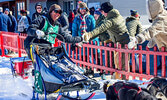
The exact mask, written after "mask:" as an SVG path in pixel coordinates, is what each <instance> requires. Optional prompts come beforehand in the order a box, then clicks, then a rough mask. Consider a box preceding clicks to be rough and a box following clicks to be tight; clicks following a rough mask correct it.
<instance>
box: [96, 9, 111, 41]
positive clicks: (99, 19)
mask: <svg viewBox="0 0 167 100" xmlns="http://www.w3.org/2000/svg"><path fill="white" fill-rule="evenodd" d="M94 18H95V20H96V27H98V26H100V25H101V24H102V23H103V20H104V19H105V16H104V15H103V14H101V12H100V11H99V10H96V11H95V12H94ZM109 38H110V36H109V34H108V33H107V32H106V31H105V32H104V33H103V34H100V35H99V40H100V42H102V43H103V42H105V43H111V42H112V41H111V40H109Z"/></svg>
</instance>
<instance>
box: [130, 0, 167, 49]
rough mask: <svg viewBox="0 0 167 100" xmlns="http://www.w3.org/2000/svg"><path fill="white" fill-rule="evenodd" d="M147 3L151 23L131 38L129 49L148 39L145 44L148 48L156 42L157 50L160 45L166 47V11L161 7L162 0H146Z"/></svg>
mask: <svg viewBox="0 0 167 100" xmlns="http://www.w3.org/2000/svg"><path fill="white" fill-rule="evenodd" d="M147 4H148V9H149V15H150V17H151V19H152V25H151V26H150V27H149V28H147V29H146V30H144V31H143V32H142V33H141V34H138V35H137V36H136V37H134V38H132V39H131V42H129V43H128V47H129V48H130V49H131V48H133V47H134V46H136V44H138V43H140V44H141V43H143V42H144V41H145V40H148V41H149V42H148V44H147V46H148V47H149V48H152V47H153V46H154V45H155V44H157V46H158V48H159V50H161V47H166V48H167V35H166V34H167V29H166V28H167V24H166V23H167V11H166V10H165V9H164V7H163V2H162V0H148V1H147ZM153 5H154V6H153Z"/></svg>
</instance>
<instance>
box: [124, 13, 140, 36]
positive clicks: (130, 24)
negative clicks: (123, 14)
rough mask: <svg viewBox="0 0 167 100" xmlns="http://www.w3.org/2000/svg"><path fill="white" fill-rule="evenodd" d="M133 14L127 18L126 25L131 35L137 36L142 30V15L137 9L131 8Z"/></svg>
mask: <svg viewBox="0 0 167 100" xmlns="http://www.w3.org/2000/svg"><path fill="white" fill-rule="evenodd" d="M130 13H131V16H130V17H127V18H126V27H127V29H128V31H129V36H132V37H135V36H136V35H137V34H139V33H141V32H142V25H141V23H140V21H139V19H140V16H139V14H138V13H137V11H135V10H130Z"/></svg>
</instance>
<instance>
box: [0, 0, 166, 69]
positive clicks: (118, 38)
mask: <svg viewBox="0 0 167 100" xmlns="http://www.w3.org/2000/svg"><path fill="white" fill-rule="evenodd" d="M147 4H148V9H149V10H148V11H149V15H150V17H151V19H149V20H150V21H151V22H152V25H151V26H150V27H149V28H148V29H146V30H142V24H141V23H140V15H139V12H137V11H136V10H130V16H129V17H127V18H126V19H124V18H123V17H122V16H121V14H120V13H119V11H118V10H117V9H115V8H114V7H113V5H112V4H111V3H110V2H105V3H103V4H102V5H101V8H100V9H95V8H94V7H92V8H90V9H89V8H88V7H87V4H86V3H84V2H79V4H78V8H77V9H75V10H73V11H72V10H71V11H70V12H69V14H66V12H63V11H62V10H61V9H59V10H56V9H53V10H54V12H55V13H59V14H60V16H58V19H56V21H55V22H54V21H53V20H52V19H49V18H50V17H52V16H51V15H49V14H51V12H49V11H50V10H49V11H48V10H47V8H43V6H42V4H41V3H40V2H38V3H37V4H36V5H35V10H36V12H35V13H33V15H32V18H31V19H30V18H29V16H27V11H26V10H20V15H21V17H20V18H19V20H18V21H17V20H16V18H15V17H14V16H13V15H12V14H11V12H10V10H9V9H8V8H6V9H5V10H3V9H2V7H0V19H3V20H5V21H3V20H0V31H9V32H18V33H27V32H30V30H28V29H30V28H32V27H37V26H35V24H36V23H37V21H39V22H41V20H39V18H41V17H42V18H41V19H42V20H45V21H46V22H49V23H50V24H48V25H51V27H53V28H54V27H55V25H58V26H59V25H60V27H61V32H59V30H58V33H64V32H67V31H70V32H67V33H68V34H71V35H72V37H76V36H79V37H82V39H81V40H82V41H81V42H90V41H93V43H94V44H95V42H97V45H98V46H99V45H100V42H102V43H107V44H108V43H112V44H114V43H115V44H121V46H122V48H124V46H125V44H128V47H129V49H132V48H134V47H136V45H137V44H138V43H143V42H144V41H145V40H148V41H149V43H148V44H147V46H148V47H150V48H152V47H153V46H154V45H157V46H158V48H159V50H161V47H162V46H164V47H166V46H167V42H166V38H165V37H166V19H167V12H166V10H165V7H164V2H163V0H152V1H151V0H148V2H147ZM152 4H155V5H154V7H153V6H152ZM155 6H156V7H155ZM60 11H61V13H60ZM49 16H50V17H49ZM53 17H54V16H53ZM55 17H57V16H55ZM46 18H48V19H46ZM47 20H48V21H47ZM17 22H18V23H17ZM35 22H36V23H35ZM41 23H43V22H41ZM37 24H39V23H37ZM43 24H44V23H43ZM39 26H40V25H39ZM39 26H38V28H39V30H42V27H39ZM32 29H33V28H32ZM27 30H28V31H27ZM45 31H47V30H45ZM41 33H42V32H41ZM34 34H37V33H35V32H34ZM54 43H55V40H54ZM102 45H103V44H102ZM98 52H99V50H98ZM86 58H87V57H86ZM108 59H109V58H108ZM113 59H114V66H115V68H118V69H119V67H118V65H119V57H118V52H114V58H113ZM108 63H109V62H108ZM122 67H123V70H124V69H125V55H124V54H122ZM128 70H130V68H129V69H128Z"/></svg>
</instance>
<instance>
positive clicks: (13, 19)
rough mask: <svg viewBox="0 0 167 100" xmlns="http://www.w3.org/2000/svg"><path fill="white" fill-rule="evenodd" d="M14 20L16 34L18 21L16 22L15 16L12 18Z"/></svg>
mask: <svg viewBox="0 0 167 100" xmlns="http://www.w3.org/2000/svg"><path fill="white" fill-rule="evenodd" d="M12 19H13V22H14V24H13V28H14V29H13V31H14V32H16V30H17V21H16V18H15V17H14V16H12Z"/></svg>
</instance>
